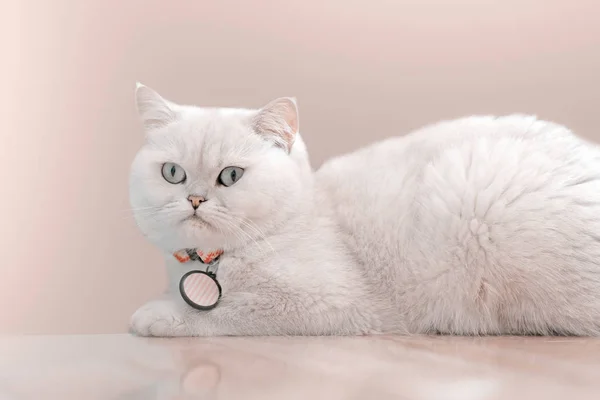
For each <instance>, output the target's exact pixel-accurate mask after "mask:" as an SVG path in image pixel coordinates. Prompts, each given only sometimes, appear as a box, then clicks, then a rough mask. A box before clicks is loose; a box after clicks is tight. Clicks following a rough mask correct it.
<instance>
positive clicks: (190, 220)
mask: <svg viewBox="0 0 600 400" xmlns="http://www.w3.org/2000/svg"><path fill="white" fill-rule="evenodd" d="M183 223H184V224H185V225H186V226H189V227H192V228H196V229H212V225H211V224H209V223H208V222H207V221H206V220H205V219H203V218H202V217H199V216H198V215H196V214H194V215H190V216H189V217H187V218H186V219H184V220H183Z"/></svg>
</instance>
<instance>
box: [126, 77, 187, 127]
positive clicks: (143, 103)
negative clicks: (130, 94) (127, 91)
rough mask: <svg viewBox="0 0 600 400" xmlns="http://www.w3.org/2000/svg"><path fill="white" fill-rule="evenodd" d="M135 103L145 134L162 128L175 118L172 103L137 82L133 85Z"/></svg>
mask: <svg viewBox="0 0 600 400" xmlns="http://www.w3.org/2000/svg"><path fill="white" fill-rule="evenodd" d="M135 103H136V106H137V110H138V113H139V115H140V118H141V119H142V123H143V124H144V130H145V131H146V132H150V131H153V130H155V129H159V128H163V127H165V126H167V125H169V124H170V123H172V122H174V121H175V119H176V117H177V114H176V112H175V110H174V107H175V105H174V104H173V103H171V102H170V101H168V100H165V99H163V98H162V97H161V96H160V95H159V94H158V93H156V92H155V91H154V90H152V89H150V88H149V87H147V86H144V85H142V84H141V83H139V82H137V83H136V85H135Z"/></svg>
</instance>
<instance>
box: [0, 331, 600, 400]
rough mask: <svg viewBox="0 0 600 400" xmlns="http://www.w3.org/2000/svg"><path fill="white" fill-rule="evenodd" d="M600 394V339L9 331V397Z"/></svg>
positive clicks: (4, 393) (2, 342) (3, 346)
mask: <svg viewBox="0 0 600 400" xmlns="http://www.w3.org/2000/svg"><path fill="white" fill-rule="evenodd" d="M569 397H570V398H573V399H578V400H581V399H600V340H597V339H589V338H545V337H526V338H518V337H486V338H481V337H480V338H465V337H449V336H437V337H436V336H416V337H401V336H378V337H356V338H340V337H320V338H319V337H314V338H311V337H269V338H183V339H144V338H136V337H133V336H130V335H78V336H19V337H11V336H9V337H0V399H2V400H4V399H10V400H12V399H16V400H19V399H35V400H38V399H44V400H50V399H60V400H68V399H77V400H87V399H103V400H107V399H115V400H116V399H119V400H126V399H127V400H134V399H135V400H150V399H161V400H162V399H173V400H175V399H181V400H183V399H245V400H246V399H261V400H268V399H277V400H284V399H303V400H304V399H308V398H311V399H312V398H315V399H378V400H380V399H457V400H458V399H460V400H469V399H477V400H484V399H512V400H518V399H532V398H535V399H537V398H540V399H541V398H543V399H545V400H548V399H565V398H569Z"/></svg>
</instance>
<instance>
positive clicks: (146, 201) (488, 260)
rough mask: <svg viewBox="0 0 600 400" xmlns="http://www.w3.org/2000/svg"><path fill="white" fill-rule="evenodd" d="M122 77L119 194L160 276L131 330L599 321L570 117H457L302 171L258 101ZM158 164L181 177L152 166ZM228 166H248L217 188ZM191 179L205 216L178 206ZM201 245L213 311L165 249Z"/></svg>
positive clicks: (599, 264)
mask: <svg viewBox="0 0 600 400" xmlns="http://www.w3.org/2000/svg"><path fill="white" fill-rule="evenodd" d="M140 90H142V92H141V96H140ZM137 91H138V108H140V115H141V116H142V120H143V122H144V125H145V127H146V131H147V138H146V143H145V144H144V146H143V148H142V149H141V150H140V152H139V153H138V155H137V157H136V159H135V161H134V163H133V166H132V172H131V204H132V207H133V210H134V215H135V217H136V220H137V222H138V225H139V227H140V229H141V230H142V232H143V233H144V234H145V235H146V236H147V237H148V239H149V240H150V241H151V242H152V243H153V244H155V245H156V246H158V247H159V248H160V249H162V250H163V251H164V254H165V260H166V264H167V268H168V271H169V276H170V282H171V284H170V288H169V291H168V293H166V294H165V295H164V296H163V297H162V298H160V299H158V300H156V301H154V302H151V303H149V304H147V305H145V306H144V307H142V308H140V309H139V310H138V311H137V312H136V313H135V314H134V316H133V317H132V322H131V327H132V331H133V332H135V333H136V334H139V335H145V336H209V335H297V334H299V335H308V334H310V335H330V334H333V335H347V334H367V333H382V332H397V333H427V332H441V333H453V334H566V335H599V334H600V261H599V260H600V216H599V215H598V214H599V212H600V149H599V148H598V147H596V146H594V145H592V144H589V143H586V142H585V141H583V140H582V139H580V138H578V137H576V136H575V135H573V134H572V133H571V132H570V131H569V130H568V129H567V128H565V127H563V126H560V125H556V124H553V123H550V122H544V121H539V120H537V119H536V118H535V117H530V116H520V115H513V116H508V117H501V118H494V117H469V118H463V119H458V120H455V121H448V122H442V123H438V124H435V125H431V126H429V127H426V128H423V129H421V130H419V131H417V132H414V133H412V134H410V135H408V136H405V137H398V138H393V139H389V140H386V141H383V142H380V143H376V144H374V145H371V146H369V147H367V148H364V149H362V150H359V151H357V152H355V153H352V154H349V155H345V156H342V157H339V158H336V159H333V160H331V161H329V162H328V163H326V164H325V165H324V166H323V167H322V168H321V169H320V170H318V171H317V172H316V173H313V172H312V170H311V169H310V166H309V162H308V156H307V154H306V149H305V147H304V144H303V142H302V139H301V137H300V135H299V134H298V133H296V132H294V133H295V140H294V141H293V146H292V147H291V152H290V153H289V154H288V152H287V151H286V149H285V146H283V147H282V146H281V145H280V144H281V138H282V136H277V137H275V136H270V135H271V134H272V132H262V131H258V129H259V128H257V126H258V127H259V126H261V125H260V123H259V124H257V121H256V118H257V116H260V113H261V111H259V110H237V109H207V108H198V107H191V106H179V105H175V104H173V103H170V102H167V101H166V100H163V99H162V98H161V97H160V96H158V95H157V94H156V93H154V92H152V91H151V90H150V89H148V88H146V87H144V86H140V87H139V88H138V89H137ZM140 103H141V105H140ZM285 104H293V102H286V103H285ZM145 107H149V108H145ZM292 109H293V114H294V115H291V114H290V112H291V111H290V110H292ZM263 113H264V111H263ZM285 113H287V114H286V115H280V116H279V117H281V118H279V119H278V118H275V117H273V115H271V117H273V118H271V120H270V121H269V124H272V123H273V121H279V123H280V124H282V125H281V126H279V127H277V126H275V127H273V129H269V130H270V131H277V130H278V129H279V128H281V129H279V131H280V132H283V131H285V132H290V131H293V129H291V130H290V127H292V126H294V124H293V123H289V121H295V124H296V125H295V126H296V127H297V111H296V110H295V104H294V107H291V106H290V107H287V108H286V109H285ZM161 115H162V116H164V117H165V118H166V120H165V123H160V122H161V121H160V120H158V121H157V116H161ZM145 116H149V117H148V118H150V119H151V121H149V123H148V121H146V120H145ZM294 118H295V120H294ZM286 121H288V122H286ZM284 125H285V126H284ZM269 126H271V125H269ZM290 143H291V142H290ZM278 144H279V145H278ZM165 162H174V163H177V164H179V165H181V166H182V167H183V168H184V169H185V170H186V173H187V175H188V179H187V181H186V182H185V183H184V184H180V185H172V184H170V183H168V182H166V181H165V180H164V179H163V177H162V175H161V165H162V163H165ZM227 166H238V167H242V168H245V173H244V176H243V177H242V178H241V179H240V180H239V181H238V182H237V183H236V184H234V185H233V186H231V187H222V186H219V185H217V184H216V180H217V176H218V174H219V172H220V171H221V170H222V169H223V168H224V167H227ZM190 194H195V195H201V196H204V197H206V198H207V199H208V201H206V202H205V203H203V204H202V205H201V206H200V208H199V212H200V213H201V216H202V217H203V218H204V219H205V220H206V221H207V222H208V223H209V224H210V225H209V226H206V225H198V224H196V223H192V222H190V221H187V222H182V220H183V219H185V218H186V217H187V216H189V215H190V214H191V213H192V212H193V209H192V208H191V206H190V204H189V202H188V201H187V200H186V198H187V196H188V195H190ZM198 246H200V247H201V248H204V249H207V250H212V249H217V248H222V249H224V250H225V253H224V255H223V256H222V258H221V264H220V267H219V274H218V278H219V281H220V282H221V285H222V287H223V297H222V299H221V302H220V303H219V305H218V306H217V307H216V308H215V309H213V310H211V311H196V310H194V309H192V308H190V307H189V306H187V305H186V304H185V303H184V302H183V300H182V299H181V297H180V295H179V292H178V290H177V284H178V282H179V279H180V278H181V276H182V275H183V274H184V273H185V272H187V271H188V270H189V269H191V268H194V267H196V266H194V265H189V264H179V263H178V262H177V261H176V260H175V259H174V258H173V256H172V255H171V254H172V253H173V252H174V251H176V250H179V249H181V248H186V247H198Z"/></svg>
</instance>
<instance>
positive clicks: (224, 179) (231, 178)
mask: <svg viewBox="0 0 600 400" xmlns="http://www.w3.org/2000/svg"><path fill="white" fill-rule="evenodd" d="M242 175H244V169H243V168H240V167H227V168H224V169H223V171H221V173H220V174H219V180H218V181H219V183H220V184H221V185H223V186H231V185H233V184H234V183H236V182H237V181H239V180H240V179H241V177H242Z"/></svg>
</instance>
